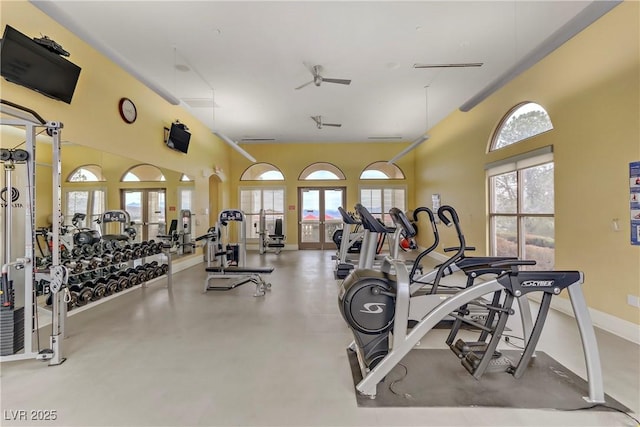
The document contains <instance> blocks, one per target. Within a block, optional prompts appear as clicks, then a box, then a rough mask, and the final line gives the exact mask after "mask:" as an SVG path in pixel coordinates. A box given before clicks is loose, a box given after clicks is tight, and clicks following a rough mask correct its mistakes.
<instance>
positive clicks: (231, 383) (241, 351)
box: [1, 251, 640, 426]
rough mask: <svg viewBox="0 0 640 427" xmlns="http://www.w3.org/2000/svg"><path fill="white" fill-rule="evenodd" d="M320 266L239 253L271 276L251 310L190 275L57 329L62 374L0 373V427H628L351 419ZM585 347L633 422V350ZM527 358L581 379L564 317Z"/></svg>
mask: <svg viewBox="0 0 640 427" xmlns="http://www.w3.org/2000/svg"><path fill="white" fill-rule="evenodd" d="M332 253H333V252H332V251H326V252H322V251H287V252H283V253H281V254H279V255H275V254H266V255H262V256H260V255H257V254H252V253H250V254H249V257H248V265H254V266H256V265H273V266H274V267H276V269H275V271H274V273H273V274H272V275H271V276H268V280H269V281H270V282H271V283H272V284H273V287H272V290H271V291H270V292H269V293H268V294H267V295H266V296H265V297H259V298H254V297H253V292H254V287H253V286H252V285H250V284H248V285H244V286H241V287H239V288H237V289H234V290H231V291H227V292H218V291H214V292H207V293H206V294H205V293H203V284H204V278H205V272H204V266H203V265H198V266H195V267H191V268H188V269H186V270H183V271H180V272H178V273H175V274H174V276H173V290H172V291H171V292H169V291H168V289H167V282H166V279H161V280H159V281H156V282H155V283H153V284H151V285H150V286H148V287H146V288H137V289H134V290H133V291H132V292H129V293H127V294H125V295H121V296H119V297H117V298H114V299H111V300H109V301H106V302H105V303H103V304H99V305H96V306H95V307H93V308H91V309H88V310H85V311H82V312H78V313H76V314H74V315H71V316H70V317H69V319H68V322H67V338H66V340H65V341H64V351H65V355H66V357H67V358H68V359H67V361H66V362H65V363H64V364H62V365H60V366H55V367H49V366H47V365H46V364H44V363H41V362H37V361H22V362H10V363H3V364H2V366H1V368H2V375H1V387H2V389H1V393H2V394H1V398H2V403H1V408H2V421H1V424H2V425H20V426H25V425H38V426H44V425H63V426H94V425H105V426H106V425H108V426H191V425H202V426H427V425H430V426H431V425H437V426H440V425H442V426H445V425H446V426H471V425H473V426H480V425H484V426H521V425H522V426H614V425H615V426H633V425H636V424H635V422H634V421H633V420H632V419H631V418H629V417H627V416H626V415H624V414H620V413H616V412H607V411H556V410H531V409H528V410H524V409H503V408H479V407H473V408H459V407H449V408H360V407H358V406H357V404H356V397H355V394H354V393H355V392H354V388H353V382H352V379H351V373H350V368H349V363H348V360H347V353H346V351H345V348H346V346H347V345H348V344H349V342H350V341H351V336H350V332H349V331H348V329H347V328H346V326H345V324H344V322H343V320H342V318H341V316H340V313H339V311H338V307H337V293H338V289H337V286H336V285H337V282H336V281H335V280H334V279H333V261H332V260H331V255H332ZM512 327H513V326H512ZM514 332H517V329H514ZM443 340H444V332H443V331H433V332H431V333H429V334H428V335H427V337H426V338H425V339H424V340H423V341H422V342H421V344H420V345H421V346H423V347H442V341H443ZM598 340H599V347H600V351H601V357H602V362H603V372H604V382H605V391H606V392H607V393H608V394H609V395H611V396H612V397H613V398H615V399H617V400H618V401H620V402H621V403H623V404H624V405H626V406H628V407H629V408H631V409H632V411H633V413H634V416H635V417H636V418H638V415H637V414H638V412H640V397H639V395H640V391H639V390H640V351H639V348H638V346H637V345H635V344H632V343H630V342H628V341H625V340H623V339H620V338H618V337H616V336H614V335H611V334H609V333H606V332H602V331H598ZM539 349H540V350H543V351H545V352H546V353H548V354H550V355H551V356H552V357H554V358H555V359H557V360H558V361H559V362H560V363H562V364H564V365H565V366H566V367H568V368H569V369H571V370H573V371H574V372H576V373H577V374H579V375H582V376H584V367H583V362H582V354H581V348H580V344H579V339H578V335H577V330H576V328H575V326H574V323H573V321H572V319H571V318H570V317H568V316H565V315H563V314H559V313H554V314H553V315H552V316H551V318H550V319H549V322H548V327H547V328H546V329H545V331H544V333H543V337H542V340H541V343H540V345H539ZM452 357H453V355H452ZM460 369H463V368H462V367H460ZM426 381H428V379H426ZM585 406H587V404H586V402H585ZM20 410H25V411H27V417H29V416H30V411H32V410H34V411H55V414H56V420H55V421H33V420H30V419H28V420H27V421H21V420H12V418H14V414H16V412H15V411H20Z"/></svg>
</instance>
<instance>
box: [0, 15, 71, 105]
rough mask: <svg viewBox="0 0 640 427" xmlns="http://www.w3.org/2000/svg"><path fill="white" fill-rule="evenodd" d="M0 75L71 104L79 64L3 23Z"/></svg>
mask: <svg viewBox="0 0 640 427" xmlns="http://www.w3.org/2000/svg"><path fill="white" fill-rule="evenodd" d="M0 74H1V75H2V77H4V78H5V79H6V80H7V81H10V82H12V83H16V84H19V85H21V86H25V87H27V88H29V89H32V90H35V91H37V92H40V93H41V94H43V95H46V96H48V97H50V98H53V99H57V100H60V101H64V102H66V103H67V104H71V98H72V97H73V92H74V91H75V89H76V83H78V77H79V76H80V67H78V66H77V65H75V64H74V63H72V62H70V61H68V60H66V59H64V58H63V57H62V56H60V55H58V54H57V53H54V52H52V51H50V50H48V49H47V48H45V47H44V46H41V45H40V44H38V43H36V42H35V41H33V40H32V39H30V38H29V37H27V36H25V35H24V34H22V33H21V32H20V31H18V30H16V29H15V28H13V27H11V26H9V25H7V26H6V27H5V29H4V34H3V36H2V44H0Z"/></svg>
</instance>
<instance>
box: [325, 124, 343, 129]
mask: <svg viewBox="0 0 640 427" xmlns="http://www.w3.org/2000/svg"><path fill="white" fill-rule="evenodd" d="M325 126H333V127H334V128H339V127H341V126H342V124H339V123H323V124H322V127H325Z"/></svg>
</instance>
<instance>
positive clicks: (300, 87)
mask: <svg viewBox="0 0 640 427" xmlns="http://www.w3.org/2000/svg"><path fill="white" fill-rule="evenodd" d="M311 83H313V80H311V81H310V82H307V83H305V84H303V85H301V86H298V87H297V88H295V90H298V89H302V88H303V87H305V86H309V85H310V84H311Z"/></svg>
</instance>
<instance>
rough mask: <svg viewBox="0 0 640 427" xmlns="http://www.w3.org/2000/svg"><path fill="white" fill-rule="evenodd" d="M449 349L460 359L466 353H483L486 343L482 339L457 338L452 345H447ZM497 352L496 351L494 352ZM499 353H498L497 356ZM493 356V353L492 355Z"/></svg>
mask: <svg viewBox="0 0 640 427" xmlns="http://www.w3.org/2000/svg"><path fill="white" fill-rule="evenodd" d="M449 347H450V348H451V350H452V351H453V352H454V353H455V354H456V356H458V357H459V358H460V359H462V358H464V357H466V355H467V354H469V353H471V352H474V353H476V354H484V352H485V351H486V349H487V343H486V342H484V341H469V342H467V341H463V340H461V339H459V340H458V341H456V343H455V344H454V345H451V346H449ZM496 353H498V352H496ZM499 355H500V354H499V353H498V356H499ZM494 356H495V355H494Z"/></svg>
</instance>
